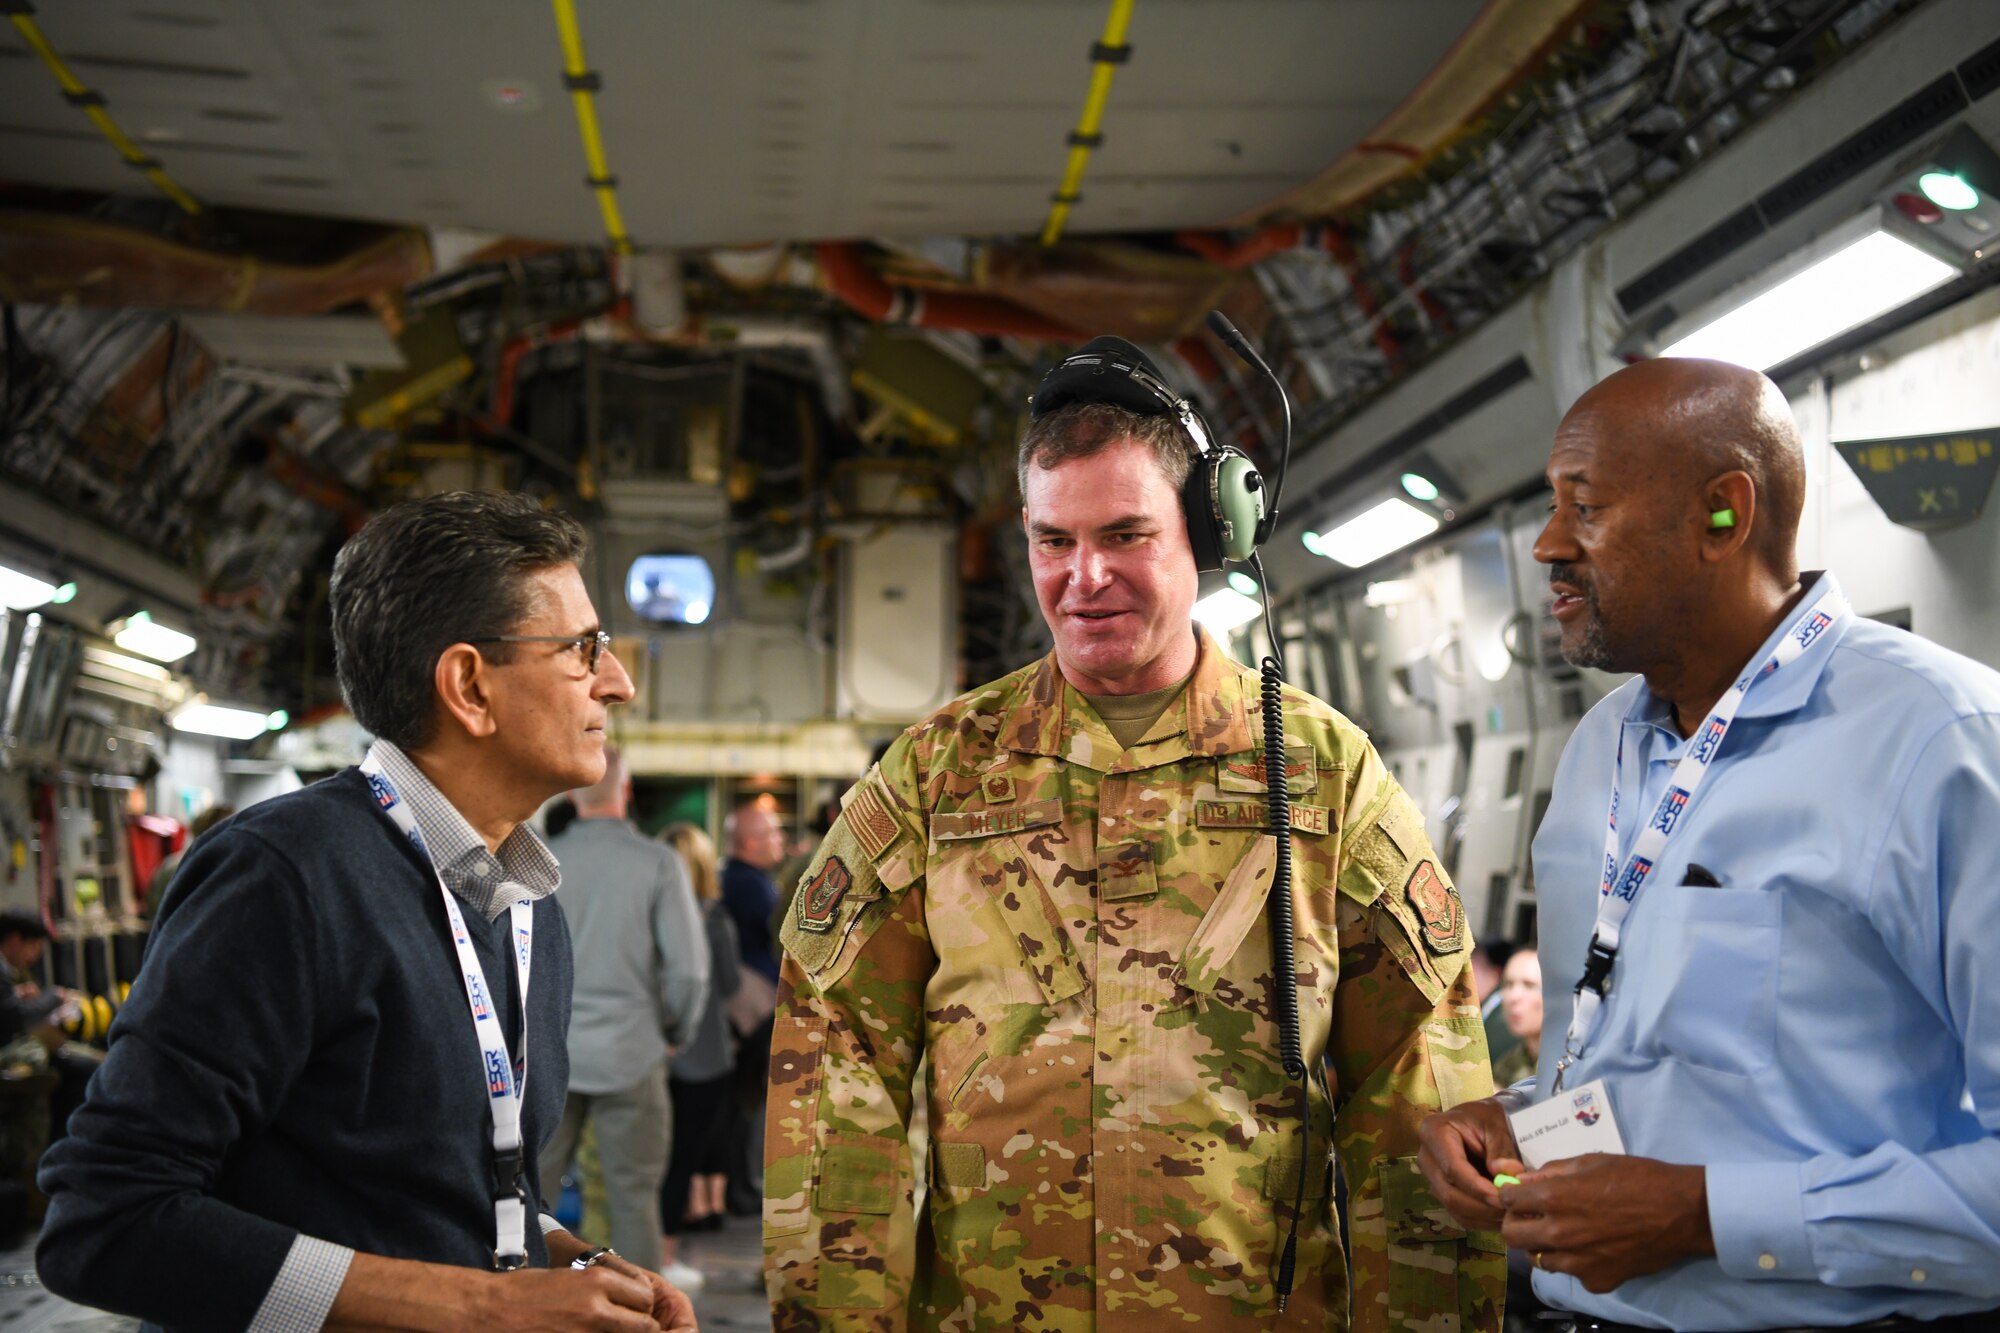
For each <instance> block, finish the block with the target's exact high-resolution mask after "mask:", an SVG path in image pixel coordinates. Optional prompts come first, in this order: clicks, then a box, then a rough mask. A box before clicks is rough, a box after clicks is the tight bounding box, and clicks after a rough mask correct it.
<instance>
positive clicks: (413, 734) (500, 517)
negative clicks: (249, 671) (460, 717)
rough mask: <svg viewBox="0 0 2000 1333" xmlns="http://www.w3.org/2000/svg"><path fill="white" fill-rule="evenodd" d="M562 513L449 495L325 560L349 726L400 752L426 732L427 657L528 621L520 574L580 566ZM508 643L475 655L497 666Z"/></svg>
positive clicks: (380, 525) (416, 506)
mask: <svg viewBox="0 0 2000 1333" xmlns="http://www.w3.org/2000/svg"><path fill="white" fill-rule="evenodd" d="M588 545H589V539H588V538H587V537H586V535H585V533H584V530H583V525H582V524H580V523H578V522H577V521H576V520H575V519H573V518H571V517H570V516H569V515H567V514H562V513H558V512H555V511H553V510H548V509H544V508H542V507H541V505H539V504H537V503H536V502H535V501H533V500H531V499H529V498H528V497H527V496H524V495H511V494H496V493H490V492H483V491H451V492H448V493H446V494H443V495H433V496H430V497H429V498H427V499H423V500H412V501H409V502H407V503H404V504H399V505H395V506H393V507H391V508H389V509H385V510H383V511H382V512H381V513H380V514H377V515H376V516H375V517H374V518H373V519H370V520H369V522H368V525H367V526H366V527H364V528H362V529H361V531H360V532H358V533H356V534H355V535H354V536H353V537H351V538H349V539H348V542H347V544H346V545H345V546H343V547H341V548H340V554H339V555H337V556H335V557H334V561H333V582H332V587H331V591H330V600H331V602H332V609H333V665H334V672H335V674H336V675H338V676H339V678H340V692H341V693H342V694H343V695H345V696H346V698H347V706H348V708H349V709H350V710H351V711H352V712H353V714H354V718H355V721H357V722H359V723H360V724H361V725H362V726H363V727H365V728H366V729H367V730H368V732H369V733H370V734H371V735H375V736H380V737H382V738H383V739H384V740H387V741H392V742H394V743H395V744H396V745H398V746H400V747H402V748H403V749H405V750H410V749H415V748H417V747H418V746H421V745H424V744H425V743H427V742H428V741H429V740H430V739H431V736H432V734H433V732H434V731H435V730H436V728H437V688H436V684H435V681H434V676H435V673H436V671H437V662H438V658H439V657H441V656H442V655H443V654H444V650H445V649H447V648H449V647H451V646H452V645H453V644H455V643H471V642H473V641H475V640H482V639H492V638H493V637H494V636H496V635H500V634H511V633H513V632H514V631H515V629H516V628H517V627H519V625H520V624H521V622H522V621H524V620H526V619H527V618H528V617H529V616H531V615H533V614H534V611H535V607H534V604H533V589H532V588H531V587H530V586H529V584H528V578H529V576H531V575H534V574H538V573H540V572H541V571H543V570H545V569H553V568H556V567H557V566H560V565H575V564H579V563H580V562H581V561H582V560H583V556H584V552H585V550H587V549H588ZM509 647H510V645H508V644H504V643H495V644H492V645H491V648H490V650H488V649H481V651H482V652H484V653H485V654H486V656H487V657H489V658H491V659H492V660H493V661H496V662H504V661H507V660H508V649H509Z"/></svg>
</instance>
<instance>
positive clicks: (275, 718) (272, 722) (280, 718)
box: [264, 708, 292, 731]
mask: <svg viewBox="0 0 2000 1333" xmlns="http://www.w3.org/2000/svg"><path fill="white" fill-rule="evenodd" d="M291 721H292V715H291V714H290V713H287V712H286V711H285V710H284V709H282V708H280V709H277V710H275V711H273V712H272V714H271V715H270V716H269V717H267V718H265V719H264V729H265V730H266V731H283V730H284V729H285V728H286V727H287V726H289V725H291Z"/></svg>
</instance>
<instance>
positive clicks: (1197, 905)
mask: <svg viewBox="0 0 2000 1333" xmlns="http://www.w3.org/2000/svg"><path fill="white" fill-rule="evenodd" d="M1193 451H1194V446H1193V444H1192V442H1191V441H1189V440H1188V438H1187V436H1186V435H1185V433H1184V432H1183V431H1182V429H1181V427H1180V426H1179V425H1178V423H1174V422H1173V421H1172V420H1171V418H1167V417H1144V416H1138V415H1134V414H1132V413H1130V412H1126V411H1123V410H1120V409H1115V408H1111V407H1107V406H1104V405H1102V404H1096V403H1092V404H1086V405H1080V406H1074V407H1070V408H1065V409H1064V410H1062V411H1059V412H1055V413H1053V414H1052V415H1049V416H1046V417H1044V418H1042V419H1041V420H1039V421H1038V422H1036V423H1035V425H1034V427H1033V428H1031V430H1030V432H1029V434H1028V437H1027V439H1026V440H1024V441H1023V444H1022V462H1021V472H1022V490H1023V495H1024V497H1025V500H1026V514H1025V518H1026V522H1027V527H1028V535H1029V546H1030V552H1031V561H1032V565H1033V571H1034V576H1035V584H1036V593H1037V597H1038V599H1039V601H1040V603H1041V607H1042V611H1043V614H1044V616H1045V617H1046V618H1047V619H1048V621H1049V625H1050V628H1051V630H1052V631H1053V633H1054V635H1055V642H1056V647H1055V651H1054V652H1053V653H1052V654H1051V655H1050V656H1049V657H1047V658H1044V659H1043V660H1042V661H1040V662H1038V663H1036V664H1035V665H1033V666H1029V667H1026V668H1023V669H1022V670H1020V671H1017V672H1015V673H1013V674H1012V675H1010V676H1006V677H1004V678H1002V679H1001V680H999V681H996V682H994V683H993V684H991V685H988V686H985V687H984V688H981V689H978V690H974V691H973V692H971V693H970V694H967V695H964V696H963V697H961V698H959V699H958V700H956V701H955V702H953V703H951V704H950V705H948V706H947V707H945V708H944V709H943V710H942V711H940V712H939V713H937V714H936V715H934V716H933V717H931V718H930V719H928V720H926V721H925V722H922V723H920V724H918V725H917V726H915V727H913V728H911V729H910V730H909V731H908V732H906V733H904V735H903V736H902V737H901V738H900V739H899V740H897V742H896V743H895V744H894V745H893V746H892V747H891V748H890V749H889V751H888V753H887V754H886V755H884V756H883V759H882V761H881V763H880V764H879V765H878V766H877V767H876V768H875V769H874V770H872V771H871V772H870V773H869V774H868V775H867V776H866V777H864V778H863V779H862V781H861V782H860V783H859V784H857V785H856V786H855V787H854V788H853V790H851V791H850V792H849V793H848V795H847V797H846V800H845V802H844V808H843V813H842V815H841V818H840V820H839V822H838V823H837V824H836V825H835V826H834V828H833V831H832V832H831V833H830V834H829V835H828V837H827V840H826V842H825V844H824V845H823V846H822V847H821V848H820V850H819V853H818V855H817V856H816V858H815V859H814V861H813V864H812V865H811V866H810V867H809V868H808V870H807V871H806V874H805V876H804V877H803V878H802V880H801V881H800V885H799V889H798V892H797V894H796V896H795V898H794V901H793V904H792V907H791V910H790V911H789V913H788V914H787V917H786V920H785V925H784V930H783V941H784V947H785V964H784V977H783V981H782V983H781V986H780V1003H779V1007H778V1014H777V1026H776V1035H775V1038H774V1040H773V1043H772V1051H771V1091H770V1100H769V1104H768V1105H769V1109H768V1119H767V1130H766V1148H765V1151H766V1157H767V1164H766V1168H765V1172H766V1174H765V1193H766V1198H765V1213H764V1229H765V1268H766V1280H767V1283H768V1286H769V1289H770V1292H771V1295H772V1299H773V1302H774V1306H775V1327H776V1329H777V1330H778V1333H788V1331H790V1330H803V1329H822V1328H824V1329H879V1330H901V1329H905V1328H912V1329H946V1330H974V1329H1016V1328H1019V1329H1048V1330H1063V1331H1064V1333H1084V1331H1086V1330H1093V1329H1098V1330H1127V1329H1142V1328H1143V1329H1149V1330H1150V1329H1152V1328H1154V1327H1155V1326H1157V1325H1162V1324H1166V1325H1173V1326H1178V1327H1216V1328H1223V1327H1232V1326H1233V1327H1245V1328H1248V1327H1257V1328H1283V1329H1320V1330H1336V1329H1342V1328H1346V1327H1348V1325H1349V1319H1348V1311H1349V1306H1350V1300H1351V1305H1352V1310H1353V1320H1352V1325H1353V1327H1355V1328H1357V1329H1370V1330H1373V1329H1413V1330H1414V1329H1421V1330H1427V1331H1429V1333H1458V1331H1459V1330H1464V1331H1465V1333H1471V1331H1472V1330H1475V1329H1481V1330H1492V1329H1497V1328H1498V1327H1499V1322H1500V1305H1501V1293H1502V1290H1503V1288H1504V1284H1505V1277H1504V1260H1503V1258H1502V1252H1501V1248H1500V1245H1499V1240H1498V1238H1497V1237H1495V1236H1490V1235H1472V1236H1468V1235H1467V1234H1466V1233H1465V1232H1464V1231H1461V1230H1459V1229H1458V1228H1457V1227H1456V1226H1454V1225H1453V1224H1452V1223H1451V1221H1450V1219H1449V1218H1448V1217H1447V1216H1446V1215H1445V1213H1444V1211H1443V1209H1442V1208H1441V1207H1440V1206H1439V1205H1438V1204H1437V1203H1436V1201H1435V1200H1434V1199H1433V1198H1432V1196H1431V1194H1430V1192H1429V1189H1428V1187H1427V1186H1426V1184H1425V1182H1424V1179H1423V1177H1422V1175H1421V1174H1420V1173H1419V1171H1418V1170H1417V1166H1416V1152H1417V1124H1418V1122H1419V1121H1420V1120H1422V1119H1423V1117H1424V1115H1425V1114H1426V1113H1427V1112H1429V1111H1433V1110H1436V1109H1438V1108H1440V1107H1449V1106H1453V1105H1455V1104H1457V1103H1460V1102H1463V1101H1467V1100H1471V1099H1474V1098H1478V1097H1482V1096H1485V1095H1487V1093H1488V1091H1489V1089H1490V1087H1491V1080H1490V1075H1489V1073H1488V1070H1487V1064H1486V1044H1485V1040H1484V1037H1483V1034H1482V1031H1481V1025H1480V1019H1479V1006H1478V1003H1477V1001H1476V1000H1475V998H1474V996H1473V990H1472V980H1471V975H1470V972H1469V969H1468V967H1467V953H1468V949H1469V946H1470V941H1469V939H1468V936H1467V933H1466V929H1465V924H1464V920H1463V913H1462V911H1461V910H1460V905H1459V902H1458V897H1457V894H1456V892H1455V891H1454V890H1453V889H1452V888H1451V885H1450V882H1449V881H1448V880H1447V879H1446V878H1445V876H1444V873H1443V871H1442V869H1441V868H1440V867H1439V865H1438V862H1437V857H1436V854H1435V853H1434V852H1433V851H1432V849H1431V846H1430V843H1429V842H1428V841H1427V840H1426V838H1425V836H1424V831H1423V824H1422V818H1421V816H1420V815H1419V814H1418V813H1417V810H1416V808H1415V807H1414V805H1412V803H1411V802H1410V799H1409V798H1408V797H1407V796H1405V795H1404V794H1403V792H1402V791H1401V789H1399V788H1398V787H1397V785H1396V783H1395V781H1394V780H1393V779H1392V778H1391V777H1390V776H1389V774H1388V773H1387V771H1386V770H1385V769H1384V768H1383V766H1382V762H1381V760H1380V759H1379V758H1378V757H1377V756H1376V754H1375V752H1374V750H1373V748H1372V747H1370V745H1369V744H1368V740H1367V738H1366V737H1365V736H1364V735H1362V733H1361V732H1360V731H1359V730H1357V729H1356V728H1355V727H1354V726H1353V725H1352V724H1351V723H1349V722H1348V721H1347V720H1346V719H1345V718H1342V717H1341V716H1340V715H1339V714H1337V713H1335V712H1334V711H1333V710H1332V709H1331V708H1329V707H1327V706H1326V705H1325V704H1323V703H1321V702H1320V701H1318V700H1317V699H1314V698H1312V697H1311V696H1309V695H1306V694H1303V693H1301V692H1299V691H1296V690H1289V689H1288V690H1286V691H1285V698H1284V704H1285V739H1286V751H1287V766H1288V786H1289V789H1290V792H1291V799H1292V807H1291V823H1292V829H1291V837H1292V846H1293V849H1294V852H1293V857H1294V861H1293V864H1294V872H1293V884H1292V895H1293V901H1294V904H1295V914H1296V918H1297V931H1296V933H1297V962H1296V966H1297V984H1298V986H1299V1010H1300V1024H1301V1030H1302V1033H1303V1039H1304V1049H1305V1052H1306V1055H1307V1059H1308V1060H1309V1061H1310V1062H1311V1063H1312V1064H1313V1066H1314V1068H1316V1069H1317V1068H1318V1066H1319V1061H1318V1057H1319V1056H1320V1055H1322V1054H1324V1055H1325V1057H1326V1059H1327V1061H1328V1062H1329V1063H1330V1066H1331V1076H1330V1079H1329V1083H1330V1084H1331V1087H1330V1089H1329V1088H1327V1087H1323V1086H1319V1085H1315V1086H1314V1087H1313V1088H1312V1092H1311V1112H1310V1115H1311V1133H1310V1138H1309V1140H1306V1142H1309V1143H1310V1145H1311V1147H1310V1152H1309V1155H1307V1156H1305V1157H1304V1159H1303V1160H1304V1161H1305V1163H1306V1181H1305V1215H1304V1217H1303V1218H1302V1219H1301V1221H1302V1225H1301V1226H1300V1228H1299V1232H1298V1243H1299V1256H1298V1270H1297V1279H1296V1282H1295V1284H1294V1287H1293V1290H1292V1292H1291V1295H1290V1299H1289V1303H1288V1305H1287V1307H1286V1309H1285V1311H1284V1313H1283V1314H1282V1316H1281V1315H1280V1314H1279V1313H1278V1308H1277V1299H1276V1291H1275V1278H1276V1268H1277V1257H1278V1254H1279V1251H1280V1249H1281V1247H1282V1246H1283V1244H1284V1239H1285V1235H1286V1231H1287V1227H1288V1224H1289V1223H1290V1221H1291V1220H1292V1215H1293V1198H1294V1192H1295V1189H1296V1186H1297V1184H1298V1180H1299V1172H1300V1163H1301V1160H1302V1159H1301V1153H1302V1148H1303V1146H1304V1145H1303V1143H1302V1136H1301V1134H1300V1127H1299V1123H1298V1121H1299V1116H1298V1109H1297V1108H1298V1098H1297V1084H1296V1082H1291V1081H1288V1080H1287V1079H1286V1077H1285V1074H1284V1072H1283V1070H1282V1068H1281V1066H1280V1063H1279V1056H1278V1025H1277V1022H1276V1019H1275V1014H1276V1008H1275V1004H1276V995H1275V986H1274V982H1273V978H1272V966H1271V942H1270V933H1269V928H1268V925H1267V919H1266V899H1267V895H1268V891H1269V888H1270V885H1271V880H1272V869H1273V862H1274V860H1275V841H1274V840H1273V839H1272V838H1271V837H1270V836H1268V835H1267V834H1266V833H1265V832H1264V822H1265V815H1264V804H1263V801H1264V795H1265V780H1264V774H1265V767H1264V756H1263V752H1262V745H1261V740H1260V738H1261V735H1262V732H1261V727H1260V723H1259V713H1258V703H1259V698H1260V683H1259V679H1258V677H1257V675H1256V674H1255V673H1254V672H1252V671H1250V670H1248V669H1246V668H1244V667H1243V666H1241V665H1239V664H1238V663H1236V662H1234V661H1231V660H1230V659H1229V658H1228V657H1227V656H1225V655H1224V653H1223V651H1222V649H1221V648H1220V646H1219V645H1218V644H1217V643H1216V642H1215V641H1214V640H1213V639H1211V638H1210V637H1208V635H1207V634H1206V633H1202V632H1199V631H1197V630H1196V629H1195V628H1194V627H1193V626H1192V624H1191V622H1190V619H1189V611H1190V608H1191V606H1192V604H1193V600H1194V595H1195V589H1196V568H1195V563H1194V558H1193V556H1192V554H1191V551H1190V547H1189V544H1188V537H1187V531H1186V527H1185V523H1184V519H1183V517H1182V513H1181V509H1180V502H1179V491H1180V480H1181V478H1182V477H1183V476H1184V475H1185V474H1186V472H1187V469H1188V466H1189V463H1190V461H1191V459H1192V456H1193ZM1142 696H1152V703H1151V704H1150V706H1149V707H1147V708H1144V709H1142V710H1141V711H1140V712H1139V714H1138V716H1137V717H1136V718H1135V716H1134V710H1133V708H1132V704H1133V702H1134V701H1135V700H1138V701H1140V702H1142V703H1144V702H1145V700H1144V699H1143V698H1142ZM1148 712H1150V713H1151V714H1153V716H1152V717H1151V718H1150V720H1149V718H1148V716H1147V713H1148ZM1121 733H1122V735H1121ZM1289 980H1290V979H1287V983H1289ZM922 1059H927V1060H928V1067H929V1078H928V1083H927V1087H928V1094H927V1095H928V1101H929V1105H928V1121H929V1128H930V1145H929V1151H928V1152H927V1153H926V1154H925V1156H926V1159H927V1160H924V1161H922V1162H921V1163H913V1162H912V1161H911V1155H910V1152H909V1140H908V1131H909V1126H910V1123H911V1119H912V1111H913V1108H912V1105H911V1102H912V1076H913V1074H914V1073H915V1071H916V1068H917V1065H918V1062H919V1060H922ZM1329 1093H1330V1095H1329ZM1334 1144H1337V1146H1338V1149H1339V1152H1340V1156H1341V1162H1342V1166H1343V1169H1344V1172H1345V1178H1346V1181H1347V1185H1348V1189H1349V1192H1350V1194H1351V1198H1350V1200H1349V1208H1350V1213H1351V1222H1350V1226H1351V1231H1352V1234H1351V1237H1350V1240H1351V1244H1352V1248H1353V1252H1354V1256H1355V1265H1356V1273H1355V1276H1354V1280H1353V1287H1352V1291H1351V1292H1350V1290H1349V1282H1348V1276H1347V1273H1346V1271H1345V1265H1344V1263H1343V1261H1342V1256H1341V1240H1340V1234H1339V1230H1338V1226H1339V1224H1338V1222H1337V1221H1336V1218H1335V1210H1334V1208H1333V1203H1332V1198H1331V1196H1332V1193H1333V1190H1332V1170H1331V1160H1330V1156H1329V1153H1328V1147H1329V1145H1334ZM916 1171H922V1172H923V1173H924V1176H925V1181H926V1183H927V1186H928V1190H927V1195H928V1197H927V1199H926V1200H925V1204H924V1207H923V1210H922V1212H921V1214H919V1213H918V1212H917V1211H916V1209H915V1207H914V1206H913V1194H914V1185H915V1180H914V1174H915V1172H916Z"/></svg>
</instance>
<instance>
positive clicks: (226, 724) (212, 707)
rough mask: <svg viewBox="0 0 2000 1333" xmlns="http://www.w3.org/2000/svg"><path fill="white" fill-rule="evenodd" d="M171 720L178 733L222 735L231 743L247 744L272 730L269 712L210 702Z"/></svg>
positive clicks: (180, 712) (188, 707)
mask: <svg viewBox="0 0 2000 1333" xmlns="http://www.w3.org/2000/svg"><path fill="white" fill-rule="evenodd" d="M170 720H171V721H172V722H173V724H174V730H175V731H187V732H193V733H194V734H195V735H197V736H220V737H222V738H223V739H224V740H231V741H247V740H249V739H251V738H252V737H254V736H261V735H263V734H264V733H265V732H266V731H269V730H270V729H271V715H270V714H269V713H265V712H259V711H256V710H253V709H249V708H227V707H224V706H223V705H221V704H211V703H191V704H189V705H188V706H187V707H185V708H183V709H181V710H180V711H179V712H178V713H175V714H174V715H173V717H172V718H171V719H170Z"/></svg>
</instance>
